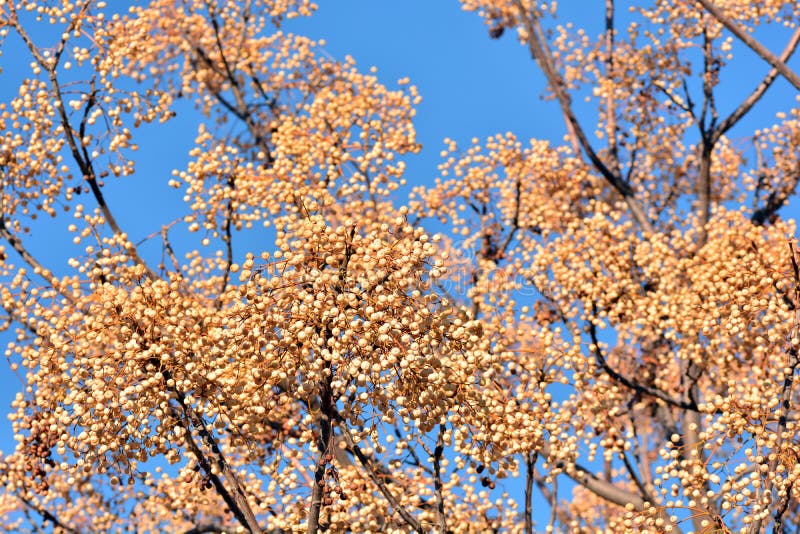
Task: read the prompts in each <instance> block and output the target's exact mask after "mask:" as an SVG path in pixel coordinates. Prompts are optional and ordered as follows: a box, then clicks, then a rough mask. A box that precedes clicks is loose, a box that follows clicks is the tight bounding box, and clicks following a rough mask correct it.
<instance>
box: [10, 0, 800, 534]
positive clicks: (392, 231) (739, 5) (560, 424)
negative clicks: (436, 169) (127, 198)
mask: <svg viewBox="0 0 800 534" xmlns="http://www.w3.org/2000/svg"><path fill="white" fill-rule="evenodd" d="M462 4H463V7H464V8H465V9H467V10H471V11H476V12H478V13H480V15H481V16H483V17H484V18H485V20H486V22H487V24H488V26H489V33H490V35H491V36H493V37H500V36H501V35H502V34H503V33H504V32H505V31H506V30H509V31H516V33H517V35H518V38H519V40H520V42H521V43H522V44H523V45H524V46H526V47H527V48H528V49H529V51H530V54H531V56H532V58H533V60H534V61H535V62H536V64H537V65H538V67H539V68H540V69H541V71H542V72H543V73H544V75H545V77H546V79H547V82H548V88H549V95H550V96H551V97H552V99H553V100H555V104H554V105H557V106H558V107H559V109H560V110H561V113H562V114H563V117H564V121H565V124H566V127H567V136H566V138H565V143H564V145H561V146H555V145H553V144H551V143H548V142H545V141H540V140H535V139H534V140H531V141H527V140H525V141H522V140H519V139H517V138H516V137H514V136H513V135H511V134H503V135H497V136H494V137H491V138H489V139H487V140H486V141H485V142H480V141H477V140H476V141H475V142H473V144H472V145H470V146H469V147H468V148H466V149H459V147H458V146H457V143H456V142H454V141H448V150H447V151H446V154H445V155H444V162H443V163H442V165H441V178H440V179H439V180H437V182H436V184H433V185H429V186H424V185H416V186H415V187H414V189H413V192H412V193H411V197H410V199H409V200H408V201H407V202H405V203H404V202H402V201H401V199H400V197H399V196H400V192H399V191H398V188H399V187H400V186H402V185H404V184H405V180H406V172H405V165H404V163H403V158H404V157H405V156H408V155H410V154H414V153H416V152H418V151H419V150H420V148H421V147H420V146H419V144H418V143H417V141H416V138H415V131H414V126H413V116H414V106H415V104H416V103H417V100H418V95H417V92H416V90H415V88H414V87H413V86H410V85H408V81H406V80H402V81H401V82H400V84H399V86H398V87H397V88H395V89H392V88H389V87H387V86H385V85H383V84H382V83H381V82H380V81H379V80H378V78H377V77H376V76H374V75H372V74H364V73H362V72H361V71H359V70H358V69H357V67H356V66H355V64H354V63H353V62H352V61H350V60H345V61H338V60H335V59H331V58H330V57H328V56H327V55H325V54H324V53H321V52H320V51H319V46H318V43H315V42H313V41H311V40H309V39H306V38H303V37H300V36H295V35H292V34H287V33H283V32H282V31H281V28H282V26H283V24H284V22H285V21H286V20H287V19H289V18H292V17H296V16H309V15H311V14H312V12H313V11H314V6H313V4H311V3H310V2H309V1H307V0H284V1H275V0H260V1H259V0H249V1H244V2H234V1H230V2H226V3H216V2H207V1H203V0H183V1H181V2H176V1H174V0H153V1H152V2H151V3H150V4H149V5H147V6H137V7H133V8H131V9H130V10H129V12H128V13H126V14H117V13H115V12H114V11H113V9H112V8H110V7H108V6H106V3H105V2H101V1H95V0H87V1H85V2H80V3H70V2H60V3H59V2H52V3H44V2H42V3H36V2H3V3H1V4H0V25H2V26H1V27H2V30H0V31H2V35H3V36H4V37H5V36H15V37H14V38H18V39H20V40H21V42H22V43H24V45H25V47H26V49H27V52H28V54H29V55H30V61H31V72H30V75H29V77H28V78H27V79H25V80H24V81H23V82H22V83H21V84H20V86H19V90H18V92H17V96H16V97H14V98H13V99H12V100H10V101H8V102H4V103H0V131H2V143H1V144H0V146H1V147H2V150H0V169H2V173H3V175H2V187H3V195H2V202H3V205H2V219H0V234H1V235H2V238H3V239H4V240H5V242H6V245H7V246H6V248H5V249H4V251H3V252H2V275H3V276H4V283H3V285H2V287H1V288H0V301H1V302H2V306H3V308H4V309H5V312H6V314H7V320H6V323H5V327H6V328H7V329H10V330H12V331H13V332H14V335H15V338H14V341H13V342H11V343H10V344H9V347H8V349H7V352H6V354H7V356H8V360H9V364H10V365H11V367H12V369H13V370H14V371H16V372H18V374H19V377H20V380H21V383H22V389H21V391H20V392H19V394H18V395H17V398H16V400H15V401H14V403H13V405H12V407H11V412H10V418H11V419H12V422H13V426H14V431H15V439H16V441H17V444H18V446H17V448H16V450H15V451H13V452H12V453H10V454H7V455H5V456H3V457H0V479H2V482H3V487H4V488H5V489H6V491H5V492H4V493H3V494H2V496H0V518H2V521H3V523H0V524H2V526H3V527H5V528H6V530H10V531H16V530H19V529H22V528H34V529H35V528H37V527H38V526H39V525H46V528H48V529H52V530H54V531H59V532H90V531H91V532H98V531H114V530H120V531H169V532H179V531H183V532H187V533H188V532H220V531H222V532H229V531H237V530H238V531H252V532H256V531H257V532H283V531H287V532H288V531H290V530H293V529H300V530H307V531H309V532H319V531H322V530H329V531H352V532H367V531H370V532H377V531H409V532H411V531H416V532H431V531H436V532H450V531H452V532H460V531H480V532H486V531H514V532H519V531H523V532H532V531H533V530H534V529H536V530H544V529H550V530H563V531H570V532H589V531H592V532H595V531H606V532H622V531H649V532H660V531H666V532H681V531H688V530H693V531H695V532H712V531H714V532H717V531H719V532H733V531H737V532H748V533H757V532H763V531H766V529H769V528H771V529H773V531H775V532H782V531H784V530H785V529H786V528H787V527H789V526H795V527H797V526H798V523H800V506H799V505H798V499H797V492H796V491H795V483H796V481H797V480H798V477H800V464H799V463H798V458H800V448H799V447H800V429H798V423H797V421H798V420H797V410H796V409H795V406H796V403H797V402H798V400H800V399H798V396H799V395H800V393H798V388H797V386H796V384H795V382H796V378H795V374H796V373H797V372H798V366H799V365H800V360H799V359H798V346H800V311H798V310H800V289H798V288H800V267H798V261H800V257H799V256H798V253H797V251H796V248H797V246H796V238H795V235H794V234H795V223H794V221H793V220H791V219H787V218H784V217H783V216H782V211H784V208H785V207H786V206H787V205H788V204H789V203H790V202H791V200H792V198H793V197H794V194H795V190H796V186H797V182H798V180H799V179H800V164H798V155H800V108H797V107H795V108H794V109H791V110H788V111H787V112H786V113H783V114H781V115H779V116H778V119H777V121H776V122H775V123H774V124H772V125H770V126H769V127H767V128H764V129H762V130H759V131H756V132H744V133H743V134H742V135H744V136H745V137H744V138H736V139H732V138H730V137H729V136H728V135H729V133H730V132H732V131H735V130H734V128H735V127H736V126H737V125H740V121H741V119H742V118H743V117H744V116H745V115H747V114H748V113H749V112H750V111H751V110H752V109H753V108H755V107H757V106H758V105H759V104H760V103H761V102H762V101H764V100H765V99H766V98H767V95H768V93H767V91H768V89H769V88H770V86H771V85H773V83H775V82H776V80H778V79H780V78H784V79H786V80H787V81H788V82H789V83H791V84H794V86H795V87H797V85H798V84H797V75H796V74H795V73H794V72H793V71H792V70H791V69H790V67H789V66H788V64H787V62H788V61H789V59H790V57H791V56H792V54H793V52H794V50H795V48H796V47H797V45H798V42H800V29H798V24H797V23H798V17H800V11H798V8H797V6H796V4H795V3H794V2H790V1H784V2H781V1H778V2H765V1H759V2H751V1H747V2H745V1H740V0H736V1H730V2H726V3H724V5H718V4H716V3H712V2H711V0H698V1H697V2H695V1H693V0H678V1H673V2H663V1H660V0H659V1H655V2H649V3H644V2H643V3H641V4H638V3H637V5H635V6H633V8H632V11H631V13H628V14H625V15H624V16H622V15H620V14H617V13H616V12H615V11H616V9H617V6H615V3H614V0H606V2H605V13H604V18H603V19H602V23H603V25H602V31H601V32H600V35H599V36H598V37H596V38H595V37H592V36H591V35H590V33H587V32H585V31H583V30H575V29H573V28H572V27H571V26H569V25H566V26H560V25H557V24H555V23H554V22H553V21H554V20H556V21H557V20H558V19H557V18H555V15H556V14H557V10H556V5H555V2H553V3H552V4H551V5H548V4H546V3H533V2H530V1H527V0H462ZM642 4H643V5H642ZM761 26H766V27H768V28H770V27H777V26H785V27H787V28H789V30H790V31H791V37H790V38H789V42H788V44H787V45H786V47H785V49H784V50H783V51H782V52H780V55H779V56H775V55H774V54H773V53H771V52H769V50H768V49H767V48H766V47H765V46H764V45H763V44H762V43H760V42H759V41H758V40H757V39H756V37H755V35H757V34H758V32H756V29H758V28H760V27H761ZM42 27H44V28H46V30H43V29H42ZM734 38H736V39H740V40H741V41H742V43H743V44H742V45H739V44H735V43H739V41H734ZM747 48H749V49H752V50H753V51H755V52H756V53H757V54H758V55H759V56H760V57H762V58H763V59H764V60H765V63H764V71H765V74H764V77H763V78H762V79H761V80H760V81H759V83H757V84H756V86H755V87H754V88H753V89H752V92H750V93H748V94H746V95H745V96H744V97H743V98H742V100H741V102H740V103H737V104H736V105H734V106H732V107H731V109H721V107H722V106H721V100H720V99H718V93H719V92H720V90H721V89H722V88H723V84H722V83H721V80H724V73H726V72H727V70H728V69H729V68H732V67H731V66H732V65H735V58H734V52H735V53H736V57H737V58H738V57H739V56H740V55H745V54H747V53H749V52H748V51H747V50H746V49H747ZM726 83H727V82H726ZM798 89H800V87H798ZM580 97H586V98H587V99H588V100H589V102H590V103H594V104H596V113H592V112H591V111H586V106H583V105H581V106H578V105H576V104H575V103H574V102H575V101H577V99H578V98H580ZM181 100H190V101H192V102H194V104H195V106H196V110H197V113H199V114H201V115H202V117H203V125H202V126H201V128H200V129H199V131H198V134H197V138H196V139H195V148H194V149H193V150H192V152H191V158H192V159H191V162H190V163H189V165H188V166H187V167H186V168H185V169H184V170H180V171H176V172H175V173H174V176H173V177H172V179H171V180H170V185H172V186H174V187H175V188H178V189H182V190H184V191H185V197H184V199H185V201H186V207H183V208H182V207H179V208H178V209H177V210H176V214H177V218H176V219H175V221H174V222H173V223H172V224H169V225H165V226H163V227H161V228H154V229H153V231H154V233H153V234H152V235H151V236H149V237H148V238H147V239H145V243H150V242H154V241H155V242H157V243H158V244H159V249H160V250H159V252H160V254H161V260H160V262H159V260H158V257H157V255H156V257H155V258H153V257H151V256H153V255H152V254H149V255H148V254H147V253H146V252H145V251H144V249H143V248H142V245H141V243H137V242H135V241H134V239H139V237H140V236H136V237H135V238H134V237H132V236H129V235H128V234H127V233H126V231H125V229H124V228H122V227H121V226H120V224H119V223H118V222H117V219H116V218H115V215H114V211H113V209H112V206H110V205H109V203H108V202H106V200H105V197H104V194H103V190H104V189H103V188H104V185H103V181H104V180H105V179H107V178H109V177H124V178H125V179H127V180H132V179H135V174H136V168H135V163H136V154H135V150H136V136H137V135H139V132H140V130H137V128H138V127H139V126H141V125H143V124H151V126H150V127H157V125H158V124H160V123H164V122H166V121H169V120H171V119H172V116H173V115H174V109H175V107H176V106H177V105H178V104H179V102H180V101H181ZM579 108H580V109H579ZM456 134H459V135H461V134H462V132H454V135H456ZM752 156H755V158H753V157H752ZM748 158H749V159H748ZM753 159H754V161H753ZM82 195H88V196H89V198H90V200H89V202H88V204H89V205H88V206H84V205H83V204H80V203H78V201H79V200H80V199H81V198H83V197H82ZM404 204H405V205H404ZM187 207H188V214H185V215H181V213H186V211H185V209H186V208H187ZM182 210H183V211H182ZM62 211H64V212H67V213H71V214H72V215H73V217H72V219H71V222H65V220H64V218H65V214H63V213H60V212H62ZM42 215H48V216H52V218H53V219H52V222H51V223H50V224H52V225H54V226H59V225H64V226H68V231H69V232H71V233H72V234H74V243H75V245H76V246H77V245H80V248H78V247H76V248H75V250H76V253H75V257H73V258H69V259H65V260H64V261H63V263H61V264H57V265H46V264H45V260H44V259H43V258H42V257H37V256H36V255H34V254H32V253H31V252H29V250H30V247H29V246H28V244H27V243H28V242H29V240H30V239H32V238H35V236H32V235H30V234H31V233H30V232H29V231H28V226H29V222H30V221H31V220H33V219H36V218H37V217H40V216H42ZM436 224H439V225H444V227H445V228H446V232H444V233H445V234H446V235H447V236H449V237H442V238H440V237H439V236H438V235H431V233H430V229H431V228H435V227H436ZM426 225H427V226H426ZM264 227H266V230H263V228H264ZM426 227H427V228H428V229H429V230H426V229H425V228H426ZM187 232H188V234H189V236H190V237H185V236H186V233H187ZM258 232H260V233H258ZM252 233H258V234H257V235H259V236H261V239H262V242H263V236H265V235H269V236H271V237H272V238H273V240H274V244H273V246H271V247H267V246H265V247H263V248H262V249H258V250H252V251H251V253H248V254H247V255H246V256H245V257H244V259H243V260H242V261H237V259H236V254H235V252H234V240H237V239H242V236H245V235H250V234H252ZM176 234H177V235H178V236H179V241H180V242H178V241H176V239H175V238H174V236H175V235H176ZM171 235H172V236H173V238H172V239H171V238H170V236H171ZM191 236H197V237H196V241H198V246H197V247H196V249H194V250H191V245H189V243H191V242H192V239H194V237H191ZM459 236H461V237H460V238H459ZM184 248H186V249H187V250H183V249H184ZM182 253H183V254H182ZM13 263H17V264H18V265H14V264H13ZM514 480H517V481H518V482H517V483H518V484H519V487H521V488H524V489H522V490H520V493H521V494H523V495H522V497H521V498H519V499H516V498H515V495H514V494H513V493H512V491H511V490H510V488H511V487H513V484H515V482H514ZM559 481H561V482H562V483H563V482H565V481H569V487H568V493H570V494H571V498H567V496H566V495H565V492H564V488H563V486H562V489H561V491H560V492H559V489H558V483H559ZM534 492H538V493H540V494H541V498H540V499H539V500H541V501H542V503H543V504H542V506H547V509H546V510H534ZM536 506H538V504H537V505H536Z"/></svg>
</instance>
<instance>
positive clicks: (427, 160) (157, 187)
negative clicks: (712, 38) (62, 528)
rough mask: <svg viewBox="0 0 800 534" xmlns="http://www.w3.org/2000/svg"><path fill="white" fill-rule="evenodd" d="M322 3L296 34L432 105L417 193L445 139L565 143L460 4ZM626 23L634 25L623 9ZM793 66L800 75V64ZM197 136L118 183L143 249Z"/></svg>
mask: <svg viewBox="0 0 800 534" xmlns="http://www.w3.org/2000/svg"><path fill="white" fill-rule="evenodd" d="M318 3H319V11H318V13H317V14H316V15H315V16H314V17H312V18H310V19H300V20H295V21H291V22H289V23H287V25H286V29H287V30H288V31H292V32H296V33H300V34H305V35H307V36H309V37H312V38H324V39H325V40H326V41H327V44H326V46H325V49H326V50H327V51H328V53H330V54H331V55H332V56H334V57H336V58H343V57H344V56H345V55H351V56H353V57H354V58H355V60H356V63H357V64H358V65H359V66H360V67H361V69H362V70H367V69H368V68H369V67H371V66H376V67H377V68H378V72H377V74H378V76H379V78H380V79H381V80H382V81H383V82H385V83H386V84H387V85H389V86H394V85H395V82H396V80H398V79H399V78H403V77H409V78H410V79H411V82H412V83H413V84H415V85H416V86H417V87H418V89H419V91H420V94H421V95H422V98H423V100H422V103H421V105H420V106H419V107H418V109H417V116H416V122H415V124H416V127H417V132H418V138H419V141H420V142H421V143H422V145H423V151H422V153H421V154H419V155H417V156H413V157H410V158H408V159H407V163H408V174H407V179H408V181H409V184H414V185H416V184H425V183H431V182H432V180H433V179H434V178H435V177H436V176H437V168H436V167H437V165H438V164H439V151H440V150H441V148H442V147H443V142H442V141H443V139H444V138H445V137H450V138H453V139H456V140H457V141H460V142H462V143H464V142H467V141H468V140H469V139H471V138H472V137H478V138H485V137H487V136H489V135H493V134H496V133H503V132H508V131H510V132H513V133H514V134H515V135H517V136H518V137H519V138H520V139H523V140H524V139H528V138H531V137H536V138H544V139H550V140H552V141H554V142H559V141H560V139H561V137H562V136H563V134H564V127H563V124H562V121H561V115H560V113H559V112H558V109H557V106H556V105H555V103H554V102H551V101H543V100H542V98H541V95H542V92H543V91H544V79H543V77H542V76H541V74H540V73H539V71H538V69H537V67H536V65H535V64H534V63H533V61H532V60H531V59H530V57H529V55H528V52H527V50H526V49H525V48H524V47H522V46H520V45H519V43H518V42H517V40H516V38H515V35H513V34H512V33H510V32H508V33H507V34H506V35H505V36H504V37H503V38H502V39H499V40H492V39H490V38H489V37H488V35H487V30H486V26H485V25H484V23H483V21H482V20H481V19H480V18H479V17H478V16H477V15H476V14H474V13H465V12H463V11H462V10H461V8H460V5H459V3H458V2H457V0H403V1H399V0H391V1H390V0H318ZM620 3H621V4H627V3H623V2H620ZM560 9H561V13H562V16H563V17H564V20H568V19H572V20H577V21H578V22H587V21H592V22H593V23H596V21H600V20H602V15H603V3H602V2H599V1H587V0H565V1H563V2H561V8H560ZM620 12H621V14H624V5H623V6H621V7H620ZM623 16H624V15H623ZM759 36H760V37H762V38H764V41H765V42H766V44H767V45H768V46H769V47H770V48H771V49H772V50H773V51H775V52H776V53H777V52H779V51H780V49H781V47H782V46H783V41H784V40H785V35H784V34H783V33H782V32H780V31H777V32H775V31H770V32H764V33H763V34H759ZM45 37H46V35H44V34H43V38H45ZM52 39H53V40H55V39H57V35H55V36H53V38H52ZM18 45H19V43H18V42H16V41H15V40H14V39H12V38H10V39H9V40H8V42H7V43H6V45H5V47H4V54H3V56H2V57H0V65H2V66H3V74H2V75H0V97H2V98H3V99H6V98H7V97H8V95H9V89H10V90H11V93H13V92H15V88H14V83H13V80H15V79H17V78H18V77H19V76H22V75H25V72H26V70H27V64H28V62H29V59H28V58H27V56H25V55H24V52H23V51H22V50H20V48H19V46H18ZM742 57H743V60H742V61H741V62H740V63H739V65H740V66H739V67H738V68H737V69H735V70H732V71H731V73H730V74H727V75H726V76H728V78H723V88H722V90H721V91H720V107H721V108H722V110H723V115H724V113H725V112H724V110H730V109H732V108H733V107H734V106H735V105H736V104H737V103H738V101H739V99H740V98H741V96H743V95H745V94H747V92H749V90H750V89H751V88H752V87H753V86H755V85H756V83H757V81H758V80H759V79H760V77H761V76H762V75H763V73H765V72H766V71H767V70H768V69H767V67H766V66H765V65H764V64H763V63H762V62H761V61H760V60H758V59H757V58H755V56H754V55H752V54H750V53H749V52H744V54H743V56H742ZM790 65H792V66H794V68H795V69H796V70H798V68H800V63H799V62H798V61H797V58H795V60H793V61H792V62H791V63H790ZM9 80H10V81H9ZM3 87H5V88H3ZM795 94H796V93H795V92H794V91H793V90H792V89H791V88H790V86H789V85H788V84H786V83H785V82H783V81H779V82H778V83H777V84H776V87H774V88H773V89H772V90H771V92H770V93H769V94H768V98H767V100H769V102H767V103H766V105H761V106H759V107H757V108H756V109H755V110H754V111H753V112H751V114H750V116H748V117H747V119H746V120H745V121H744V123H743V124H742V126H741V127H740V128H739V129H738V130H735V131H734V132H733V134H732V136H733V137H737V136H745V135H747V134H748V133H750V132H751V131H752V130H753V129H754V128H757V127H763V126H765V125H768V124H771V123H772V122H773V117H774V113H775V112H776V111H778V110H779V109H781V108H783V109H788V108H789V107H791V106H792V105H793V98H794V95H795ZM196 127H197V118H196V117H195V116H193V115H192V114H191V109H190V108H189V107H186V108H185V109H179V115H178V118H177V119H176V120H174V121H172V122H171V123H168V124H167V125H166V126H149V127H146V128H145V129H144V130H143V132H142V133H141V134H140V135H139V136H138V142H139V144H140V146H141V148H140V151H139V154H140V158H141V159H140V160H139V163H138V164H137V166H138V167H137V168H138V173H137V176H135V177H132V178H127V179H123V180H118V181H111V182H109V184H108V186H107V188H106V194H107V196H108V200H109V203H110V205H111V207H112V209H114V211H115V212H116V213H117V214H118V218H119V220H120V223H121V225H122V226H123V228H125V229H127V230H128V231H129V233H130V234H131V235H132V236H134V239H139V238H142V237H144V236H145V235H147V234H149V233H151V232H154V231H157V230H158V229H159V228H160V225H161V224H165V223H167V222H169V221H171V220H172V219H174V218H175V217H177V216H179V215H181V214H183V213H185V206H184V205H183V203H182V202H181V197H182V193H181V192H180V191H176V190H173V189H169V188H168V187H167V186H166V183H167V180H168V179H169V178H170V172H171V170H172V169H181V168H184V167H185V162H186V161H187V159H188V157H187V153H188V151H189V149H190V148H191V146H192V142H193V139H194V137H195V133H196ZM587 129H588V130H589V131H591V130H592V129H593V128H592V127H591V126H590V127H589V128H587ZM132 182H133V183H132ZM65 224H66V223H65ZM56 226H58V224H56ZM52 228H54V226H53V225H52V224H48V225H47V226H44V225H36V226H34V234H33V236H32V237H31V240H30V248H31V249H33V250H34V252H38V253H41V254H42V255H43V256H44V257H45V258H47V259H49V260H50V265H51V266H52V267H53V269H54V270H55V271H56V272H58V271H59V270H61V269H63V268H65V267H66V258H68V257H69V256H70V255H72V254H75V253H76V252H75V251H74V250H73V249H72V248H71V245H65V244H64V243H65V241H64V240H63V234H61V233H60V231H58V230H56V231H53V230H52ZM154 250H155V249H154ZM236 252H237V255H242V254H243V253H244V252H246V251H245V250H244V247H240V248H239V249H237V251H236ZM59 262H61V263H59ZM5 339H8V338H7V337H5V338H2V337H0V341H4V340H5ZM0 386H2V387H0V405H3V406H8V404H9V402H10V400H11V398H13V395H14V394H15V392H16V391H17V390H18V389H19V382H18V381H16V379H14V377H13V376H12V375H11V373H10V372H9V369H8V367H7V365H6V364H5V362H4V361H2V362H0ZM2 411H3V412H6V411H7V410H6V409H3V410H2ZM8 430H10V424H9V422H8V421H7V420H6V419H5V418H3V419H2V420H0V449H2V450H6V451H9V450H10V449H12V447H13V445H12V442H11V439H10V433H9V432H8Z"/></svg>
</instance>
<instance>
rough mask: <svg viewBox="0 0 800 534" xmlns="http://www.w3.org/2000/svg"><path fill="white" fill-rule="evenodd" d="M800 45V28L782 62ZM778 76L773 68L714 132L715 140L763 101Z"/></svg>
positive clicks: (782, 55)
mask: <svg viewBox="0 0 800 534" xmlns="http://www.w3.org/2000/svg"><path fill="white" fill-rule="evenodd" d="M798 44H800V27H798V28H797V29H795V31H794V33H793V34H792V37H791V38H790V39H789V42H788V43H787V44H786V47H785V48H784V49H783V52H781V56H780V59H781V61H783V62H784V63H785V62H786V61H788V60H789V58H791V57H792V54H794V52H795V50H797V45H798ZM778 74H779V71H778V69H777V68H775V67H773V68H772V69H771V70H770V71H769V72H768V73H767V75H766V76H764V79H763V80H761V83H760V84H758V87H756V88H755V89H754V90H753V92H752V93H750V96H748V97H747V98H746V99H745V100H744V102H742V103H741V104H740V105H739V107H738V108H736V109H735V110H733V112H731V114H730V115H728V116H727V117H725V119H724V120H723V121H722V122H720V123H719V126H717V129H716V130H715V131H714V136H715V139H718V138H719V137H721V136H722V135H723V134H724V133H725V132H727V131H728V130H730V129H731V128H732V127H733V126H734V125H735V124H736V123H737V122H739V120H740V119H741V118H742V117H744V116H745V115H746V114H747V113H748V112H749V111H750V110H751V109H752V108H753V106H754V105H755V104H756V103H757V102H758V101H759V100H761V97H762V96H764V93H766V92H767V89H769V88H770V87H771V86H772V83H773V82H774V81H775V79H776V78H777V77H778Z"/></svg>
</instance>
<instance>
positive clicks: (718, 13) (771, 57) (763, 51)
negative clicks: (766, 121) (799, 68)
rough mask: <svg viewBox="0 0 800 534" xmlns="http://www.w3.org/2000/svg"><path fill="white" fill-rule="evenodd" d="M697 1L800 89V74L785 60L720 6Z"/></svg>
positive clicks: (700, 0) (707, 0)
mask: <svg viewBox="0 0 800 534" xmlns="http://www.w3.org/2000/svg"><path fill="white" fill-rule="evenodd" d="M697 3H698V4H700V5H701V6H703V7H704V8H705V9H706V11H708V12H709V13H711V14H712V15H713V16H714V18H715V19H717V21H718V22H719V23H720V24H722V25H723V26H725V27H726V28H727V29H728V31H730V32H731V33H732V34H734V35H735V36H736V37H738V38H739V40H741V41H742V42H743V43H744V44H746V45H747V46H748V47H749V48H750V50H752V51H753V52H755V53H756V54H758V56H759V57H760V58H761V59H763V60H764V61H766V62H767V63H769V64H770V65H772V66H773V67H774V68H775V69H776V70H777V71H778V72H779V73H780V74H781V75H782V76H783V77H784V78H786V80H787V81H788V82H789V83H791V84H792V85H794V86H795V88H797V90H799V91H800V76H798V75H797V74H796V73H795V72H794V71H792V70H791V69H790V68H789V67H788V66H787V65H786V63H785V62H784V61H782V60H781V59H780V58H777V57H775V54H773V53H772V52H770V51H769V50H767V48H765V47H764V45H762V44H761V43H759V42H758V41H756V40H755V39H754V38H753V37H752V36H750V34H748V33H747V32H745V31H744V30H743V29H742V28H740V27H739V26H738V25H737V24H736V23H735V22H734V21H733V20H731V18H730V17H728V16H727V15H726V14H725V13H724V12H723V11H722V10H721V9H720V8H718V7H717V6H715V5H714V4H713V3H712V2H711V1H710V0H697Z"/></svg>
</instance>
